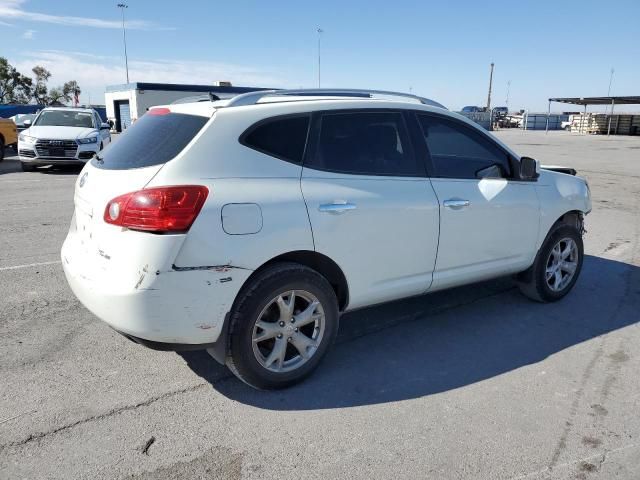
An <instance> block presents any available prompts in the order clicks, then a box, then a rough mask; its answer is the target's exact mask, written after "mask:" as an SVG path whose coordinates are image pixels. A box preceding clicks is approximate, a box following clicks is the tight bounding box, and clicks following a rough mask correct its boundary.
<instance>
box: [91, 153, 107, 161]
mask: <svg viewBox="0 0 640 480" xmlns="http://www.w3.org/2000/svg"><path fill="white" fill-rule="evenodd" d="M93 158H95V159H96V160H97V161H98V162H100V163H104V157H101V156H100V155H98V154H97V153H96V154H95V156H94V157H93Z"/></svg>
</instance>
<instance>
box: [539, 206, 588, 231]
mask: <svg viewBox="0 0 640 480" xmlns="http://www.w3.org/2000/svg"><path fill="white" fill-rule="evenodd" d="M560 225H568V226H570V227H575V228H576V229H578V231H579V232H580V234H582V233H583V231H584V212H583V211H581V210H569V211H568V212H565V213H563V214H562V215H560V217H559V218H558V219H557V220H556V221H555V222H553V225H551V228H550V229H549V232H547V236H548V235H549V233H550V232H551V231H553V230H555V229H556V228H557V227H558V226H560Z"/></svg>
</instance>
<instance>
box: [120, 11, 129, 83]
mask: <svg viewBox="0 0 640 480" xmlns="http://www.w3.org/2000/svg"><path fill="white" fill-rule="evenodd" d="M118 8H119V9H120V10H122V42H123V43H124V67H125V69H126V71H127V83H129V59H128V58H127V33H126V30H125V28H124V10H125V8H129V7H128V6H127V4H126V3H119V4H118Z"/></svg>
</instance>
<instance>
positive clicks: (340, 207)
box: [318, 202, 356, 215]
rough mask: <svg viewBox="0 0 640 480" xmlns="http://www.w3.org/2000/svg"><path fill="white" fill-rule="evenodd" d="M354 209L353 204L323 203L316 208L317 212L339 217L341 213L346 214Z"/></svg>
mask: <svg viewBox="0 0 640 480" xmlns="http://www.w3.org/2000/svg"><path fill="white" fill-rule="evenodd" d="M355 208H356V205H355V203H350V202H333V203H323V204H322V205H320V206H319V207H318V210H319V211H321V212H326V213H331V214H333V215H340V214H342V213H345V212H348V211H349V210H354V209H355Z"/></svg>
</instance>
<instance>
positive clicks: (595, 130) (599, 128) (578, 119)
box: [571, 113, 640, 135]
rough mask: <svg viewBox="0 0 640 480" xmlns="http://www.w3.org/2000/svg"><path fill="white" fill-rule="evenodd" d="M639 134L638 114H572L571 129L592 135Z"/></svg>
mask: <svg viewBox="0 0 640 480" xmlns="http://www.w3.org/2000/svg"><path fill="white" fill-rule="evenodd" d="M609 122H611V130H610V133H611V134H612V135H640V115H637V114H636V115H633V114H620V115H617V114H614V115H607V114H606V113H587V114H580V115H573V118H572V123H571V131H572V132H579V133H591V134H594V135H606V134H607V132H609Z"/></svg>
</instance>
